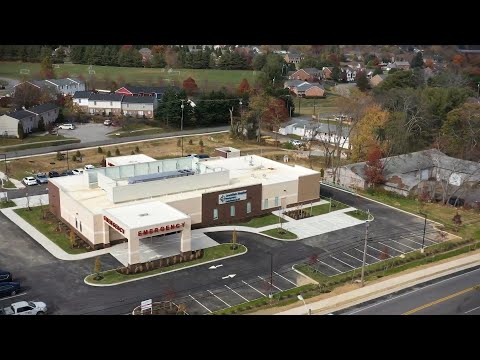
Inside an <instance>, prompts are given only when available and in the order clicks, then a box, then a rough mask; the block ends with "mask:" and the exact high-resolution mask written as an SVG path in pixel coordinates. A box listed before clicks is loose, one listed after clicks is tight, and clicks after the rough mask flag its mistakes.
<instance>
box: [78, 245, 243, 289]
mask: <svg viewBox="0 0 480 360" xmlns="http://www.w3.org/2000/svg"><path fill="white" fill-rule="evenodd" d="M230 246H231V244H221V245H218V246H214V247H211V248H208V249H205V250H204V254H203V257H202V258H201V259H196V260H193V261H187V262H183V263H177V264H174V265H170V266H166V267H162V268H160V269H155V270H151V271H146V272H143V273H138V274H132V275H123V274H120V273H119V272H117V271H116V270H109V271H105V272H102V273H101V274H102V275H103V279H102V280H94V277H95V274H91V275H88V276H87V278H86V281H87V282H89V283H92V284H117V283H121V282H124V281H126V280H132V279H139V278H142V277H145V276H149V275H155V274H161V273H163V272H166V271H170V270H175V269H181V268H184V267H186V266H191V265H197V264H201V263H204V262H207V261H211V260H216V259H221V258H224V257H226V256H231V255H235V254H243V253H245V252H246V251H247V248H246V247H245V246H244V245H241V244H238V246H237V249H235V250H231V249H230Z"/></svg>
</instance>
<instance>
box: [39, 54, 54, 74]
mask: <svg viewBox="0 0 480 360" xmlns="http://www.w3.org/2000/svg"><path fill="white" fill-rule="evenodd" d="M40 74H41V76H42V78H43V79H53V78H54V77H55V73H54V71H53V65H52V58H51V57H50V55H48V56H45V57H44V58H43V60H42V63H41V64H40Z"/></svg>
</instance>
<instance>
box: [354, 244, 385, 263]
mask: <svg viewBox="0 0 480 360" xmlns="http://www.w3.org/2000/svg"><path fill="white" fill-rule="evenodd" d="M367 246H368V245H367ZM354 249H355V250H357V251H358V252H361V253H362V254H363V251H362V250H360V249H357V248H354ZM387 255H388V254H387ZM367 256H371V257H372V258H374V259H375V260H378V261H382V260H381V259H379V258H377V257H375V256H373V255H371V254H369V253H368V252H367Z"/></svg>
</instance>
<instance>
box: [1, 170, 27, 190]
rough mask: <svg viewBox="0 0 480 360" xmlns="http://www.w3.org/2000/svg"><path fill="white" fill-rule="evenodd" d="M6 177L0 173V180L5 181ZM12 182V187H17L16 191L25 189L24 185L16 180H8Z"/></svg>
mask: <svg viewBox="0 0 480 360" xmlns="http://www.w3.org/2000/svg"><path fill="white" fill-rule="evenodd" d="M7 178H8V177H7V176H6V175H5V173H3V172H1V171H0V179H7ZM8 180H10V181H11V182H12V184H13V185H15V186H16V187H17V189H25V187H26V186H25V185H23V183H22V182H21V181H18V180H16V179H12V178H8Z"/></svg>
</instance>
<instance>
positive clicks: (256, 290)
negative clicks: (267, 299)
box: [242, 280, 267, 296]
mask: <svg viewBox="0 0 480 360" xmlns="http://www.w3.org/2000/svg"><path fill="white" fill-rule="evenodd" d="M242 282H243V283H244V284H245V285H248V286H250V287H251V288H252V289H253V290H255V291H256V292H258V293H260V294H262V296H267V295H265V294H264V293H262V292H261V291H260V290H257V289H255V288H254V287H253V286H252V285H250V284H249V283H246V282H245V281H243V280H242Z"/></svg>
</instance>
